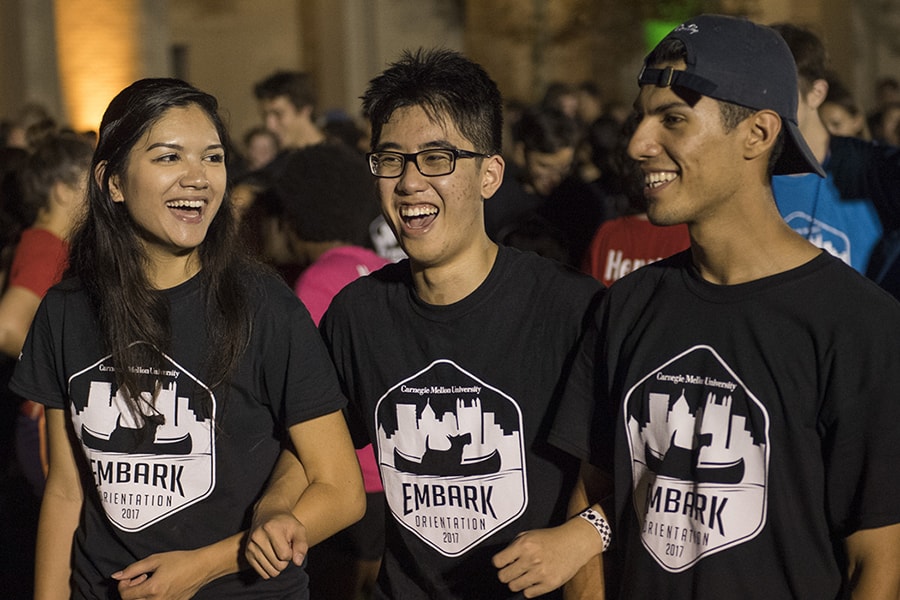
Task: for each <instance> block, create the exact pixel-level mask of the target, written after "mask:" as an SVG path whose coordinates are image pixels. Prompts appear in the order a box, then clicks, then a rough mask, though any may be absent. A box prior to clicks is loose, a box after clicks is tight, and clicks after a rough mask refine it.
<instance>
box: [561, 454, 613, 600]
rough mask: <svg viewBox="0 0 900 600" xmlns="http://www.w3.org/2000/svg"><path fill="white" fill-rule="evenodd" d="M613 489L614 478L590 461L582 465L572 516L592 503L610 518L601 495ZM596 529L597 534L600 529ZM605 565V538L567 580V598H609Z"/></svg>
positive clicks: (570, 502)
mask: <svg viewBox="0 0 900 600" xmlns="http://www.w3.org/2000/svg"><path fill="white" fill-rule="evenodd" d="M611 491H612V486H611V481H610V479H609V478H608V477H606V476H605V475H604V474H602V473H600V472H599V471H597V470H596V469H593V468H592V467H590V466H589V465H586V464H585V465H582V468H581V473H580V476H579V478H578V481H577V482H576V484H575V487H574V489H573V490H572V495H571V497H570V498H569V506H568V516H569V518H570V519H572V518H575V519H577V518H579V517H578V516H577V515H578V514H580V513H581V512H582V511H583V510H584V509H585V508H587V507H589V506H590V507H592V508H593V509H594V510H596V511H598V512H599V513H600V514H602V515H604V517H605V518H606V520H607V522H609V521H610V519H609V517H608V516H607V515H606V513H605V511H604V509H603V507H601V506H600V499H601V498H604V497H606V496H607V495H608V494H609V493H611ZM594 533H595V534H596V532H594ZM597 538H600V535H599V534H596V538H595V539H594V541H595V542H597V541H598V539H597ZM593 550H598V546H597V545H594V546H593ZM593 550H592V551H593ZM603 568H604V566H603V547H602V540H600V546H599V550H598V551H597V552H596V554H594V555H592V556H590V558H589V559H588V560H587V562H586V563H585V564H584V566H583V567H581V569H579V570H578V572H577V573H576V574H575V576H574V577H572V579H570V580H569V582H568V583H566V585H565V587H564V597H565V598H566V600H587V599H591V600H595V599H596V600H602V599H603V598H605V597H606V596H605V584H606V582H605V578H604V575H603Z"/></svg>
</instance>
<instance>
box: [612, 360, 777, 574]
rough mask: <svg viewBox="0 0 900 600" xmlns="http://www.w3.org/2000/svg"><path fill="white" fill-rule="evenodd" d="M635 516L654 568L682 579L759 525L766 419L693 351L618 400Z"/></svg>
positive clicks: (738, 386)
mask: <svg viewBox="0 0 900 600" xmlns="http://www.w3.org/2000/svg"><path fill="white" fill-rule="evenodd" d="M624 407H625V410H624V413H623V418H624V420H625V427H626V432H627V437H628V442H629V448H630V451H631V464H632V483H633V486H634V510H635V512H636V514H637V517H638V522H639V523H640V528H641V541H642V542H643V545H644V547H645V548H646V549H647V551H648V552H649V553H650V554H651V555H652V556H653V558H654V559H655V560H656V562H657V563H659V565H660V566H661V567H662V568H664V569H666V570H667V571H671V572H680V571H684V570H686V569H688V568H690V567H691V566H693V565H695V564H696V563H697V562H698V561H699V560H701V559H702V558H703V557H705V556H709V555H711V554H715V553H717V552H721V551H723V550H726V549H728V548H731V547H733V546H735V545H738V544H741V543H743V542H746V541H748V540H751V539H753V538H754V537H756V535H757V534H758V533H759V532H760V531H761V530H762V528H763V526H764V525H765V521H766V507H767V479H768V466H769V415H768V413H767V411H766V409H765V406H764V405H763V404H762V403H761V402H760V401H759V400H758V399H757V398H756V397H755V396H754V395H753V393H752V391H751V390H749V389H747V387H746V386H745V385H744V384H743V383H742V382H741V380H740V378H739V377H738V376H737V375H736V374H735V373H734V371H733V370H732V369H731V368H730V367H729V366H728V364H726V362H725V361H724V360H723V359H722V358H721V357H720V356H719V355H718V354H717V353H716V351H715V350H714V349H713V348H710V347H708V346H695V347H693V348H691V349H689V350H687V351H685V352H684V353H682V354H680V355H678V356H676V357H675V358H673V359H671V360H669V361H668V362H666V363H665V364H663V365H662V366H660V367H658V368H657V369H655V370H653V371H651V372H650V373H648V374H647V375H646V376H645V377H643V378H642V379H641V380H640V381H638V382H637V383H636V384H635V385H634V386H633V387H632V388H631V389H630V390H629V391H628V393H627V395H626V396H625V403H624Z"/></svg>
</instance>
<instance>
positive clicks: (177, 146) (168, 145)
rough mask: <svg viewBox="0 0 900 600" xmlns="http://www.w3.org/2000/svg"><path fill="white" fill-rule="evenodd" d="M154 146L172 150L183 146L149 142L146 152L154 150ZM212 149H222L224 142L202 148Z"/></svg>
mask: <svg viewBox="0 0 900 600" xmlns="http://www.w3.org/2000/svg"><path fill="white" fill-rule="evenodd" d="M156 148H171V149H172V150H184V146H182V145H181V144H175V143H173V142H156V143H155V144H150V145H149V146H147V152H149V151H151V150H154V149H156ZM213 149H216V150H224V149H225V144H210V145H209V146H207V147H206V148H204V151H205V150H213Z"/></svg>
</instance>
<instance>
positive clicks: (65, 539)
mask: <svg viewBox="0 0 900 600" xmlns="http://www.w3.org/2000/svg"><path fill="white" fill-rule="evenodd" d="M80 514H81V502H80V501H78V500H77V499H75V498H71V497H69V496H67V495H61V494H60V493H58V492H57V491H56V490H54V489H53V488H52V487H50V486H48V488H47V489H46V490H45V492H44V499H43V501H42V502H41V514H40V520H39V522H38V531H37V548H36V555H35V578H34V584H35V587H34V598H35V600H57V599H59V600H68V598H69V597H70V596H71V595H72V592H71V589H70V587H69V585H70V584H69V579H70V577H71V575H72V572H71V567H70V566H69V565H70V564H71V562H72V540H73V538H74V535H75V530H76V529H77V527H78V520H79V517H80Z"/></svg>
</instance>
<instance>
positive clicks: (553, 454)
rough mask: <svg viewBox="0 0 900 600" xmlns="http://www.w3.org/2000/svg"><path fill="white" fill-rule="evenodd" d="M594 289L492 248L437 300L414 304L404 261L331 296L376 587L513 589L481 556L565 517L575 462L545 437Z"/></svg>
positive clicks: (331, 327) (396, 592)
mask: <svg viewBox="0 0 900 600" xmlns="http://www.w3.org/2000/svg"><path fill="white" fill-rule="evenodd" d="M599 289H600V286H599V284H598V283H597V282H596V281H594V280H593V279H591V278H589V277H586V276H584V275H581V274H578V273H576V272H575V271H573V270H570V269H567V268H565V267H563V266H561V265H558V264H556V263H553V262H551V261H549V260H547V259H543V258H540V257H538V256H536V255H534V254H530V253H521V252H518V251H516V250H513V249H510V248H503V247H501V248H500V252H499V254H498V256H497V260H496V263H495V265H494V267H493V269H492V270H491V272H490V274H489V275H488V277H487V278H486V280H485V281H484V282H483V283H482V284H481V286H480V287H479V288H478V289H476V290H475V291H474V292H473V293H472V294H470V295H469V296H468V297H466V298H464V299H463V300H461V301H459V302H456V303H454V304H451V305H447V306H433V305H429V304H426V303H424V302H422V301H421V300H420V299H419V298H418V296H417V295H416V294H415V292H414V290H413V287H412V283H411V274H410V267H409V265H408V263H407V262H402V263H399V264H395V265H388V266H387V267H385V268H383V269H381V270H380V271H377V272H375V273H373V274H371V275H369V276H368V277H364V278H361V279H359V280H357V281H356V282H354V283H351V284H350V285H349V286H348V287H346V288H344V290H343V291H342V292H341V293H339V294H338V295H337V296H336V297H335V299H334V301H333V302H332V304H331V307H330V308H329V310H328V312H327V313H326V315H325V318H324V320H323V322H322V325H321V330H322V332H323V335H324V336H325V338H326V343H327V345H328V346H329V349H330V350H331V353H332V356H333V358H334V361H335V365H336V366H337V370H338V377H339V378H340V380H341V383H342V385H343V386H344V391H345V393H346V394H347V397H348V398H350V401H351V407H352V408H353V409H355V410H354V411H353V412H354V415H355V417H356V419H355V420H352V423H353V424H354V425H355V427H354V429H355V431H354V436H355V438H356V441H357V444H359V445H362V444H365V443H368V442H369V441H372V442H373V443H374V447H375V456H376V459H377V461H378V463H379V467H380V470H381V475H382V479H383V482H384V488H385V497H386V500H387V503H388V508H389V510H388V519H387V532H386V535H387V547H386V551H385V556H384V562H383V567H382V570H381V574H380V576H379V581H378V590H377V592H376V596H377V597H381V598H403V599H411V598H422V599H429V600H436V599H441V598H460V599H462V598H467V599H468V598H492V599H495V598H496V599H499V598H516V597H521V595H520V594H519V595H517V594H512V593H511V592H509V590H508V589H507V588H506V586H504V585H502V584H501V583H500V582H499V580H498V579H497V571H496V569H495V568H494V567H493V565H492V564H491V557H492V556H493V555H494V554H495V553H496V552H499V551H500V550H502V549H503V548H505V547H506V546H507V545H508V544H509V542H510V541H511V540H512V539H513V538H514V537H515V536H516V534H518V533H520V532H522V531H525V530H529V529H535V528H542V527H548V526H551V525H556V524H559V523H561V522H562V521H563V519H564V518H565V507H566V502H567V499H568V495H569V492H570V491H571V486H572V484H573V482H574V478H575V475H576V474H577V462H576V461H574V460H573V459H572V458H571V457H568V456H566V455H565V454H564V453H562V452H560V451H558V450H556V449H555V448H552V447H550V446H549V445H548V444H546V442H545V438H546V433H547V431H548V428H549V426H550V423H551V421H552V417H553V411H554V409H555V405H556V402H557V400H558V397H559V393H560V392H561V387H562V385H563V382H564V381H565V378H566V373H567V371H568V367H569V364H570V363H571V359H572V358H573V356H574V353H575V349H576V347H577V340H578V339H579V336H580V335H581V333H582V331H583V323H584V321H585V319H586V315H588V314H589V307H590V306H591V303H592V301H593V299H594V298H595V297H596V296H597V295H598V291H599Z"/></svg>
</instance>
